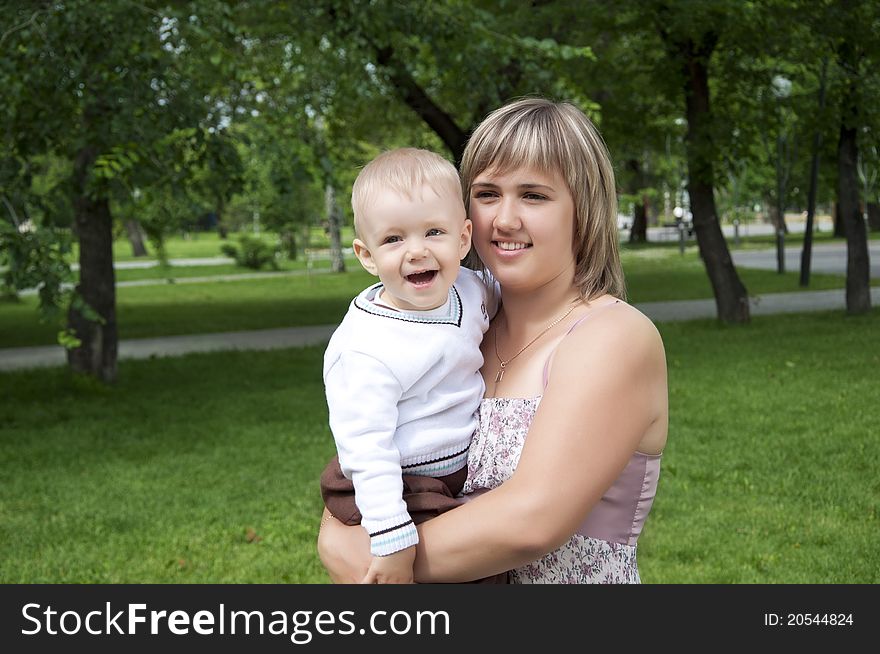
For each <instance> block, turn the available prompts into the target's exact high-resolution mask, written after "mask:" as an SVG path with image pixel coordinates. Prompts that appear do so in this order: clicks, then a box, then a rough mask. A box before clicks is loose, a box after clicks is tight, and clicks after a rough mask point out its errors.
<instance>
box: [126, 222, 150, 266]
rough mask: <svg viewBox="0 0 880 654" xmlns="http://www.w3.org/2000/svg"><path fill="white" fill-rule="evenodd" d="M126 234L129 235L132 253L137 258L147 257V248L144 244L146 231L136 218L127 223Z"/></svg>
mask: <svg viewBox="0 0 880 654" xmlns="http://www.w3.org/2000/svg"><path fill="white" fill-rule="evenodd" d="M125 233H126V234H128V242H129V243H131V253H132V255H133V256H136V257H145V256H147V254H148V252H147V246H146V244H145V243H144V230H143V229H142V228H141V224H140V223H139V222H138V221H137V220H135V219H134V218H132V219H130V220H126V221H125Z"/></svg>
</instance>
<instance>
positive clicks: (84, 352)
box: [67, 146, 118, 382]
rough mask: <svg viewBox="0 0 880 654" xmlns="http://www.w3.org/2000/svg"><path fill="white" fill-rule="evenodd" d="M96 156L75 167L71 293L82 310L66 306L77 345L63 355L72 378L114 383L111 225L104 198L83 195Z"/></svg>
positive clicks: (83, 156) (86, 154)
mask: <svg viewBox="0 0 880 654" xmlns="http://www.w3.org/2000/svg"><path fill="white" fill-rule="evenodd" d="M95 157H96V150H95V149H94V148H91V147H88V146H87V147H85V148H83V149H82V150H80V151H79V152H78V153H77V156H76V160H75V162H74V189H75V191H74V192H75V194H76V196H75V198H74V203H73V204H74V224H75V228H76V234H77V237H78V239H79V265H80V269H79V284H77V287H76V293H77V295H78V296H79V298H80V299H81V301H82V303H84V304H85V307H83V306H79V303H78V302H74V303H72V304H71V306H70V309H69V311H68V314H67V323H68V327H69V328H70V329H71V330H72V331H73V332H74V334H75V335H76V337H77V338H78V339H79V340H80V345H79V347H76V348H73V349H70V350H68V351H67V361H68V363H69V364H70V367H71V369H72V370H74V371H75V372H80V373H85V374H88V375H92V376H94V377H97V378H98V379H100V380H102V381H104V382H112V381H115V379H116V354H117V347H118V335H117V331H116V278H115V273H114V271H113V220H112V217H111V215H110V203H109V201H108V200H107V198H93V197H89V195H88V193H87V189H86V183H87V180H88V174H89V170H90V169H91V167H92V164H93V163H94V161H95Z"/></svg>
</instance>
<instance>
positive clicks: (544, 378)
mask: <svg viewBox="0 0 880 654" xmlns="http://www.w3.org/2000/svg"><path fill="white" fill-rule="evenodd" d="M618 304H620V300H615V301H614V302H610V303H609V304H606V305H604V306H601V307H599V308H598V309H593V310H592V311H589V312H587V313H586V314H584V315H583V316H581V317H580V318H578V319H577V320H575V321H574V322H573V323H571V327H569V328H568V331H567V332H565V334H564V335H563V336H562V338H561V339H560V341H559V343H562V341H564V340H565V337H566V336H568V335H569V334H571V333H572V332H573V331H574V330H575V328H576V327H577V326H578V325H580V324H581V323H582V322H584V321H585V320H586V319H587V318H592V317H593V316H595V315H596V314H597V313H600V312H601V311H603V310H605V309H607V308H608V307H613V306H616V305H618ZM559 343H557V345H556V347H554V348H553V351H552V352H550V354H548V355H547V360H546V361H545V362H544V373H543V375H542V381H543V388H547V382H548V381H549V380H550V362H551V361H552V360H553V355H554V354H556V348H558V347H559Z"/></svg>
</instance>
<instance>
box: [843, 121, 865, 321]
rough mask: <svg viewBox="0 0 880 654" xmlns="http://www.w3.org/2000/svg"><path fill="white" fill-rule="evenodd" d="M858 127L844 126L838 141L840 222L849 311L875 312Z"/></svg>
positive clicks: (847, 309)
mask: <svg viewBox="0 0 880 654" xmlns="http://www.w3.org/2000/svg"><path fill="white" fill-rule="evenodd" d="M856 137H857V132H856V128H855V127H848V126H847V125H846V124H841V126H840V139H839V140H838V142H837V198H838V202H837V206H838V222H839V223H841V224H842V225H843V228H844V233H845V234H846V312H847V313H851V314H855V313H866V312H868V311H870V310H871V286H870V284H871V282H870V267H869V265H868V235H867V233H866V230H865V221H864V219H863V218H862V212H861V210H860V209H859V177H858V172H857V170H856V162H857V161H858V143H857V141H856Z"/></svg>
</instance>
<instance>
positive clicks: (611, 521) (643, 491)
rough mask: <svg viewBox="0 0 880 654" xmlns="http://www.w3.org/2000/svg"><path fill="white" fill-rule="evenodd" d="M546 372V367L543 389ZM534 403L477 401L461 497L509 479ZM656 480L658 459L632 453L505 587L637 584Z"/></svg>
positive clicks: (513, 573) (524, 400)
mask: <svg viewBox="0 0 880 654" xmlns="http://www.w3.org/2000/svg"><path fill="white" fill-rule="evenodd" d="M589 315H591V314H588V316H589ZM588 316H585V317H588ZM581 320H583V318H582V319H581ZM579 322H581V321H578V322H576V323H575V324H574V325H572V327H571V329H574V327H575V326H577V324H578V323H579ZM571 329H570V330H569V331H571ZM548 363H549V361H548ZM546 372H547V366H545V385H546ZM540 401H541V397H540V396H539V397H535V398H500V397H489V398H484V399H483V401H482V402H481V404H480V422H479V427H478V429H477V433H476V434H475V435H474V439H473V442H472V443H471V449H470V452H469V455H468V479H467V481H466V482H465V485H464V491H463V492H464V493H477V494H479V493H480V492H485V491H486V490H490V489H493V488H496V487H498V486H500V485H501V484H502V483H504V481H505V480H507V479H509V478H510V476H511V475H512V474H513V471H514V470H515V469H516V466H517V464H518V463H519V457H520V453H521V452H522V447H523V444H524V443H525V438H526V434H527V433H528V431H529V425H531V423H532V419H533V418H534V416H535V411H536V410H537V409H538V404H539V403H540ZM659 476H660V455H659V454H643V453H641V452H636V453H634V454H633V456H632V458H631V459H630V461H629V463H628V464H627V466H626V468H624V470H623V472H622V473H621V474H620V476H619V477H618V478H617V479H616V480H615V482H614V483H613V484H612V485H611V487H610V488H609V489H608V490H607V491H606V492H605V495H604V496H603V497H602V499H601V500H600V501H599V503H598V504H597V505H596V506H595V507H594V508H593V510H592V511H591V512H590V514H589V515H588V516H587V517H586V519H585V520H584V522H583V523H582V524H581V525H580V527H579V528H578V530H577V531H576V532H575V534H573V535H572V537H571V538H570V539H569V541H568V542H567V543H565V544H564V545H563V546H562V547H560V548H559V549H557V550H554V551H553V552H550V553H549V554H547V555H546V556H544V557H542V558H540V559H538V560H537V561H535V562H533V563H530V564H528V565H526V566H523V567H521V568H517V569H516V570H513V571H511V575H510V581H511V583H515V584H637V583H640V579H639V568H638V564H637V562H636V542H637V541H638V538H639V534H640V533H641V531H642V526H643V525H644V523H645V518H647V516H648V513H649V511H650V510H651V505H652V503H653V501H654V495H655V493H656V491H657V480H658V478H659Z"/></svg>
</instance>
